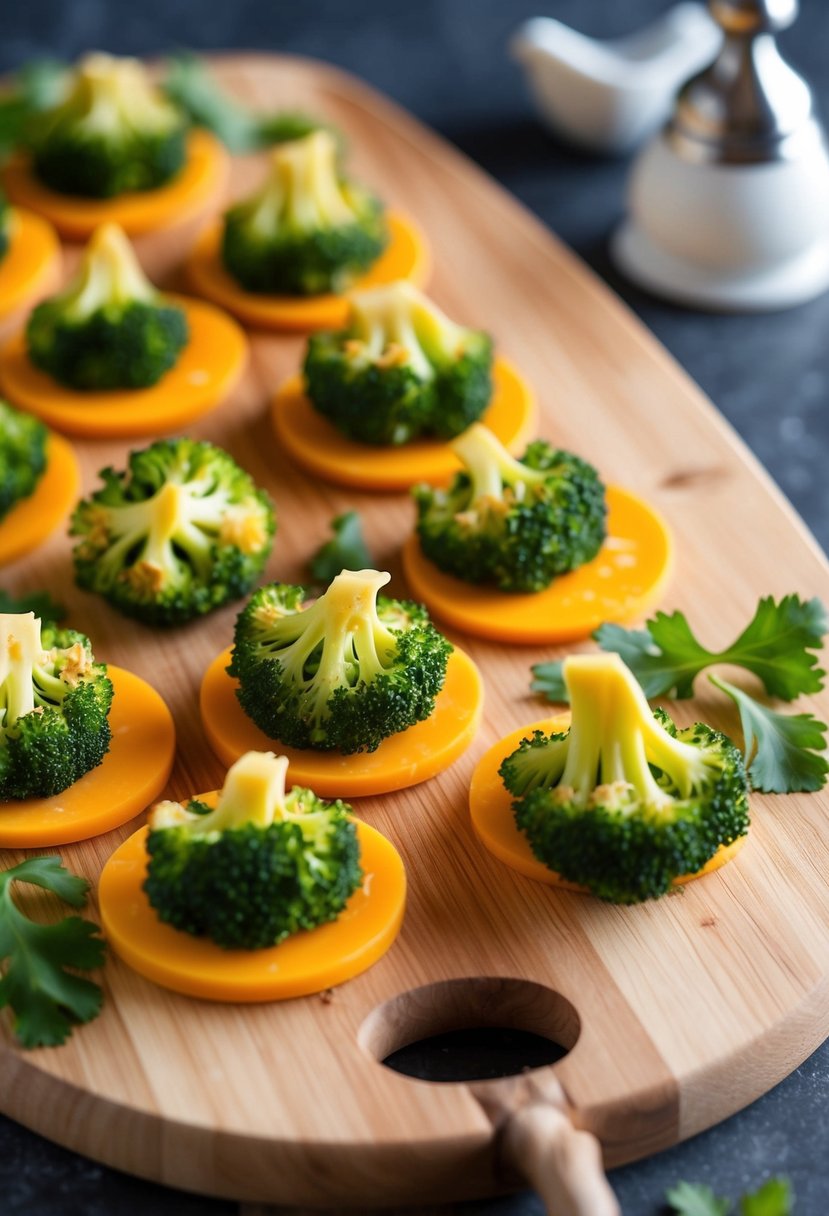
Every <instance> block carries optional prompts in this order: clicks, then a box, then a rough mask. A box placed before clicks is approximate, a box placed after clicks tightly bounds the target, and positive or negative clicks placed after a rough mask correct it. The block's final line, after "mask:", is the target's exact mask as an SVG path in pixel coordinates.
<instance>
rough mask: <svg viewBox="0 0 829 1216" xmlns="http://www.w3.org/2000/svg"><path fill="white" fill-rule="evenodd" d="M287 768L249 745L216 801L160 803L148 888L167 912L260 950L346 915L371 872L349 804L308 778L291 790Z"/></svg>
mask: <svg viewBox="0 0 829 1216" xmlns="http://www.w3.org/2000/svg"><path fill="white" fill-rule="evenodd" d="M287 768H288V761H287V759H286V758H285V757H284V756H275V755H274V754H273V753H272V752H248V753H247V754H246V755H244V756H242V757H241V759H240V760H237V761H236V763H235V764H234V765H233V767H232V768H231V769H230V771H229V772H228V774H227V778H226V779H225V784H224V788H223V790H222V792H221V794H220V796H219V800H218V802H217V804H216V807H215V808H214V809H213V810H210V809H209V808H208V807H207V806H206V805H205V804H204V803H198V802H191V803H190V805H189V806H188V807H187V809H186V810H185V809H184V808H183V807H182V806H180V805H179V803H176V802H163V803H160V804H159V805H158V806H156V807H155V808H154V810H153V813H152V815H151V817H150V831H149V834H148V836H147V852H148V853H149V865H148V867H147V878H146V880H145V883H144V890H145V891H146V893H147V898H148V899H149V901H150V904H151V905H152V906H153V907H154V908H155V910H156V912H157V913H158V916H159V919H160V920H163V921H165V922H166V923H167V924H170V925H172V926H173V927H174V928H175V929H180V930H182V931H183V932H185V933H191V934H193V935H194V936H196V937H209V938H211V939H212V940H213V941H214V942H216V943H217V945H219V946H223V947H225V948H226V949H230V950H234V949H238V950H259V949H263V948H264V947H266V946H275V945H276V944H277V943H278V942H281V941H282V940H283V939H284V938H286V937H288V936H289V935H290V934H292V933H297V932H298V931H299V930H301V929H314V928H316V927H317V925H322V924H325V923H326V921H331V920H335V919H336V918H337V916H338V915H339V913H340V912H341V911H342V909H343V908H344V907H345V905H346V903H347V901H348V899H349V897H350V896H351V895H352V894H353V892H354V891H355V890H356V889H357V887H359V885H360V883H361V882H362V878H363V874H362V870H361V868H360V844H359V841H358V839H357V832H356V829H355V826H354V823H353V821H352V820H351V819H350V818H349V814H348V813H349V810H350V807H348V806H347V805H346V804H345V803H343V802H340V801H337V802H323V801H322V800H321V799H320V798H317V796H316V794H314V793H312V792H311V790H307V789H302V788H300V787H299V786H294V788H293V789H292V790H291V791H290V793H286V792H285V774H286V771H287Z"/></svg>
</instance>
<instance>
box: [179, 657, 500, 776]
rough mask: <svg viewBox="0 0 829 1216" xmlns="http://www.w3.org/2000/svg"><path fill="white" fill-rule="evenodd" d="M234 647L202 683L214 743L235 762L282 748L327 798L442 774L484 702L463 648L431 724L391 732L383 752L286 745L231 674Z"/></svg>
mask: <svg viewBox="0 0 829 1216" xmlns="http://www.w3.org/2000/svg"><path fill="white" fill-rule="evenodd" d="M229 662H230V650H229V649H228V650H226V651H224V652H223V653H222V654H220V655H219V656H218V657H217V658H216V659H214V660H213V662H212V663H211V664H210V666H209V667H208V669H207V671H206V673H205V676H204V680H203V681H202V686H201V716H202V724H203V726H204V731H205V734H206V735H207V740H208V742H209V744H210V746H211V747H212V748H213V751H214V752H215V753H216V755H217V756H218V757H219V759H220V760H221V761H222V763H223V764H227V765H228V767H229V766H230V765H231V764H233V763H235V761H236V760H238V759H239V757H240V756H242V755H244V753H245V752H249V751H257V752H261V751H274V750H278V751H279V753H280V755H282V756H287V757H288V760H289V762H290V763H289V766H288V780H289V781H291V782H292V783H293V784H294V785H305V786H308V787H309V788H310V789H312V790H314V791H315V793H317V794H319V795H320V797H322V798H359V797H361V796H363V795H369V794H388V793H390V792H391V791H392V790H402V789H407V788H408V787H409V786H410V785H417V784H418V782H420V781H428V779H429V778H430V777H434V776H436V775H437V774H438V773H442V772H443V770H444V769H446V768H448V767H449V765H450V764H454V762H455V761H456V760H457V759H458V757H459V756H460V755H462V753H463V752H465V751H466V749H467V747H468V746H469V744H470V743H471V742H472V740H473V739H474V737H475V733H476V731H477V729H478V724H479V722H480V720H481V713H482V712H483V704H484V686H483V681H482V679H481V675H480V672H479V671H478V668H477V667H476V666H475V664H474V663H473V662H472V660H471V659H470V658H469V656H468V655H467V654H465V653H464V651H462V650H458V648H457V647H455V650H454V651H453V652H452V654H451V655H450V657H449V662H448V664H447V667H446V681H445V683H444V685H443V688H442V689H441V691H440V693H439V694H438V697H437V700H436V702H435V708H434V710H433V712H432V714H431V715H430V717H428V718H427V719H426V720H425V721H424V722H418V723H416V724H415V725H414V726H410V727H409V729H408V730H404V731H400V733H399V734H396V735H389V737H388V738H387V739H384V740H383V742H382V743H381V744H380V746H379V747H378V748H377V750H376V751H373V752H357V753H355V754H354V755H352V756H343V755H341V754H340V753H339V752H324V751H313V750H312V749H311V748H297V747H286V746H285V744H283V743H280V742H279V741H278V740H276V739H271V738H269V737H268V735H266V734H264V733H263V732H262V731H261V730H260V729H259V727H258V726H257V725H256V723H255V722H253V721H252V720H251V719H250V718H249V717H248V716H247V714H246V713H245V712H244V710H243V709H242V707H241V705H240V704H239V701H238V699H237V697H236V688H237V687H238V684H237V681H236V680H234V679H232V678H231V677H230V676H229V675H228V674H227V671H226V668H227V665H228V663H229Z"/></svg>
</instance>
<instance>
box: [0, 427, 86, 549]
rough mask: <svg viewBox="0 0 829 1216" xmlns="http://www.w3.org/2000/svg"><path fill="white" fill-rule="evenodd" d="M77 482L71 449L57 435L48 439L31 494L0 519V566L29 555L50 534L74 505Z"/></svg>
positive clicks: (76, 465)
mask: <svg viewBox="0 0 829 1216" xmlns="http://www.w3.org/2000/svg"><path fill="white" fill-rule="evenodd" d="M80 482H81V475H80V470H79V469H78V462H77V460H76V459H75V453H74V452H73V451H72V448H71V447H70V446H69V444H68V443H67V442H66V440H65V439H61V437H60V435H49V437H48V439H47V440H46V468H45V469H44V470H43V476H42V477H41V478H40V481H38V483H37V485H36V486H35V488H34V492H33V493H32V494H30V495H29V496H28V498H21V499H20V501H19V502H16V503H15V505H14V506H13V507H12V509H11V510H10V511H9V512H8V513H7V514H6V515H4V516H3V518H2V519H0V566H6V565H8V564H9V562H13V561H16V560H17V558H18V557H24V556H25V555H26V554H28V553H31V552H32V551H33V550H34V549H36V548H37V547H38V545H39V544H41V542H42V541H44V540H46V537H47V536H49V535H50V534H51V533H52V532H54V530H55V528H57V527H58V526H59V525H60V524H61V523H62V522H63V520H64V519H65V517H66V515H67V514H68V512H69V509H70V508H71V507H72V505H73V504H74V502H75V499H76V498H77V496H78V487H79V486H80Z"/></svg>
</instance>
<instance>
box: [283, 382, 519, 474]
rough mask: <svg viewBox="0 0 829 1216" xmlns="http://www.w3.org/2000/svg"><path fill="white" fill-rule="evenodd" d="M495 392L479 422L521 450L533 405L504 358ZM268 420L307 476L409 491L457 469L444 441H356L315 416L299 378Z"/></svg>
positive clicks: (288, 385)
mask: <svg viewBox="0 0 829 1216" xmlns="http://www.w3.org/2000/svg"><path fill="white" fill-rule="evenodd" d="M492 375H493V393H492V400H491V402H490V404H489V406H488V407H487V410H486V413H485V414H484V415H483V417H482V418H481V422H483V423H484V424H485V425H486V426H488V427H489V429H490V430H491V431H493V432H494V433H495V435H496V436H497V437H498V438H499V439H500V440H501V442H502V443H503V444H504V445H505V447H507V448H509V450H510V451H511V452H517V451H521V450H523V449H524V448H525V447H526V446H527V443H528V442H529V440H530V439H531V438H532V436H533V435H534V434H535V430H536V416H537V410H536V404H535V398H534V396H533V392H532V389H531V388H530V386H529V385H528V384H527V382H526V380H524V379H523V377H522V376H521V375H519V373H518V371H517V370H516V369H515V368H514V367H513V365H512V364H511V363H509V362H508V361H507V360H506V359H500V358H499V359H496V360H495V363H494V365H493V368H492ZM271 419H272V422H273V426H274V430H275V431H276V436H277V439H278V440H279V442H280V443H281V444H282V445H283V446H284V448H285V450H286V451H287V452H288V453H289V454H290V456H291V457H292V458H293V459H294V460H295V461H296V463H297V464H298V465H301V466H302V468H303V469H305V470H306V472H309V473H313V474H314V476H315V477H321V478H322V480H323V481H328V482H333V484H334V485H338V486H355V487H357V488H358V489H360V490H408V489H409V487H410V486H413V485H416V484H417V483H418V482H419V481H427V482H429V483H431V484H432V485H441V484H442V483H444V482H447V481H449V479H450V478H451V477H452V475H453V474H454V473H457V472H458V471H459V470H460V468H461V462H460V461H459V460H458V458H457V456H455V454H454V452H453V451H452V449H451V448H450V446H449V444H448V443H442V442H441V441H440V440H437V439H416V440H414V441H413V442H412V443H404V444H401V445H400V446H399V447H393V446H375V445H373V444H369V443H357V442H355V441H354V440H353V439H348V438H346V436H345V435H343V434H341V433H340V432H339V431H338V430H337V428H336V427H335V426H334V425H333V424H332V423H330V422H329V421H328V419H327V418H324V417H323V415H322V414H320V413H318V412H317V411H316V410H315V409H314V407H313V405H312V404H311V401H310V399H309V398H308V397H307V396H306V394H305V392H304V389H303V386H302V377H301V376H292V377H291V378H290V380H286V381H285V383H284V384H283V385H282V387H281V388H280V389H279V390H278V392H277V394H276V397H275V398H274V402H273V407H272V413H271Z"/></svg>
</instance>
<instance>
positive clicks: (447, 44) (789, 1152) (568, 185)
mask: <svg viewBox="0 0 829 1216" xmlns="http://www.w3.org/2000/svg"><path fill="white" fill-rule="evenodd" d="M667 7H668V4H667V3H666V0H629V3H627V4H625V5H613V4H609V3H607V2H606V0H550V3H548V4H547V6H546V8H545V7H543V6H541V5H540V4H539V3H538V0H512V2H511V3H509V4H505V3H503V0H420V3H418V4H415V5H409V6H399V7H398V6H392V5H390V4H388V3H384V2H383V0H350V3H348V4H344V3H336V2H335V0H304V3H302V4H298V5H293V4H285V3H279V2H278V0H267V2H266V0H236V2H235V3H233V4H226V5H225V4H220V3H219V4H213V3H207V2H206V0H201V2H200V0H142V3H140V4H133V3H127V2H126V0H72V3H71V4H69V3H66V2H65V0H29V2H28V3H26V4H21V5H15V6H10V5H9V6H6V11H5V12H4V15H3V39H2V44H1V45H0V67H2V68H4V69H9V68H14V67H15V66H17V65H18V64H20V63H22V62H23V61H25V60H26V59H28V58H30V57H34V56H42V55H44V54H52V55H58V56H66V57H74V56H75V55H77V54H78V53H80V52H82V51H84V50H86V49H89V48H90V47H100V48H104V49H107V50H111V51H113V52H116V53H131V54H149V53H163V52H164V51H168V50H171V49H174V48H176V47H182V46H185V47H192V48H194V49H196V50H205V51H207V50H211V49H218V48H232V47H237V48H243V49H250V48H254V47H255V48H260V49H274V50H285V51H293V52H298V53H302V54H307V55H316V56H319V57H321V58H323V59H328V60H331V61H333V62H336V63H339V64H342V65H343V66H344V67H346V68H348V69H350V70H352V71H354V72H356V73H357V74H359V75H361V76H363V77H365V78H366V79H367V80H368V81H370V82H371V83H372V84H374V85H375V86H376V87H378V88H380V89H381V90H384V91H385V92H387V93H388V94H390V95H391V96H392V97H394V98H395V99H396V100H397V101H399V102H401V103H402V104H403V105H404V106H406V107H407V108H408V109H409V110H411V111H412V112H413V113H414V114H416V115H417V116H418V117H419V118H421V119H422V120H424V121H425V122H427V123H429V124H431V125H432V126H434V127H435V128H436V129H437V130H438V131H440V132H441V133H442V134H443V135H444V136H446V137H447V138H448V139H450V140H453V141H454V142H455V143H456V144H458V146H459V147H460V148H461V149H463V151H465V152H466V153H468V154H469V155H470V156H472V157H473V158H474V159H476V160H477V161H479V162H480V163H481V164H482V165H483V167H484V168H485V169H487V170H488V171H489V172H490V173H491V174H493V175H494V176H495V177H496V178H498V179H499V180H500V181H501V182H503V183H504V185H506V186H507V187H508V188H509V189H510V190H512V191H513V192H514V193H515V194H516V195H517V196H518V197H519V198H520V199H522V200H523V202H525V203H526V204H527V205H528V206H529V207H531V208H532V209H533V210H534V211H535V212H536V213H537V214H538V215H539V216H541V218H542V219H543V220H545V221H546V222H547V223H548V224H549V225H550V227H551V228H553V229H554V230H555V231H556V232H557V233H558V234H559V235H560V236H561V237H563V238H564V240H566V241H567V242H568V243H569V244H570V245H571V246H573V248H575V249H576V251H577V252H578V253H579V254H580V255H581V256H582V257H584V258H585V259H586V260H587V261H588V262H589V263H590V264H591V265H593V266H594V267H595V268H596V269H597V270H598V271H599V273H600V274H602V275H604V276H605V277H607V278H608V279H609V280H610V282H611V284H612V285H613V286H614V287H615V288H616V289H617V290H618V291H620V292H621V294H622V295H623V297H624V298H625V299H626V300H627V301H628V302H629V303H630V305H631V306H632V307H633V308H634V309H635V310H636V312H637V313H639V315H640V316H641V317H642V318H643V320H644V321H645V323H646V324H647V325H648V326H649V327H650V328H651V329H652V330H653V331H654V332H655V333H656V334H657V335H658V337H659V338H660V339H661V340H662V342H663V343H664V344H665V345H666V346H667V347H668V349H669V350H670V351H671V352H672V353H673V354H674V355H675V356H676V358H677V359H678V360H679V361H680V363H682V364H683V365H684V366H685V367H686V368H687V369H688V371H689V372H690V374H691V375H692V376H693V377H694V378H695V379H696V380H697V381H698V382H699V383H700V384H701V385H702V387H703V388H704V389H705V391H706V392H707V393H708V394H709V395H710V396H711V397H712V399H713V400H714V401H715V402H716V404H717V405H718V406H719V408H720V409H721V410H722V411H723V413H724V414H725V415H726V417H727V418H728V419H729V420H730V421H731V422H732V424H733V425H734V426H735V427H736V428H737V430H738V431H739V432H740V434H741V435H742V436H743V438H744V439H745V440H746V441H747V443H748V444H749V445H750V447H751V448H753V450H754V451H755V452H756V454H757V455H758V457H759V458H760V460H761V461H762V462H763V463H764V464H765V465H766V467H767V468H768V469H769V470H770V472H771V473H772V475H773V477H774V478H775V479H776V480H777V482H778V483H779V485H780V486H781V487H782V489H783V491H784V492H785V493H786V494H787V495H788V496H789V498H790V499H791V500H792V502H793V503H794V505H795V506H796V508H797V509H798V510H799V511H800V513H801V514H802V515H803V517H804V518H805V520H806V521H807V523H808V524H809V526H810V527H811V528H812V530H813V532H814V533H815V535H816V536H817V538H818V540H819V541H821V543H822V544H823V545H824V546H826V544H827V542H829V477H827V476H826V475H825V473H824V469H823V466H824V464H825V462H826V460H827V452H829V411H827V408H826V407H827V388H828V387H829V344H827V340H826V335H827V333H828V332H829V294H827V295H826V296H824V297H823V298H822V299H820V300H817V301H815V302H814V303H812V304H809V305H805V306H803V307H800V308H796V309H793V310H791V311H790V312H785V313H777V314H770V315H761V316H733V317H722V316H712V315H704V314H701V313H695V312H690V311H685V310H682V309H678V308H673V307H670V306H667V305H665V304H662V303H659V302H656V301H654V300H651V299H648V298H646V297H645V296H643V295H641V294H640V293H638V292H636V291H634V290H633V289H631V288H629V287H628V286H626V285H625V284H624V283H622V282H620V281H618V280H617V278H616V277H615V276H614V275H613V273H612V272H611V270H610V268H609V264H608V260H607V255H606V238H607V234H608V232H609V231H610V229H611V228H612V226H613V224H614V223H615V221H616V220H617V219H618V218H619V216H620V214H621V208H622V191H623V184H624V180H625V175H626V170H627V165H626V164H625V163H624V162H621V163H620V162H613V161H606V160H598V159H592V158H590V157H586V156H583V155H581V154H579V153H578V152H575V151H571V150H567V149H565V148H563V147H561V146H559V145H557V144H556V143H554V142H553V140H552V139H551V138H550V137H548V136H547V135H546V134H545V133H544V132H543V130H542V129H541V127H540V126H539V125H538V124H537V123H536V121H535V118H534V115H533V112H532V109H531V106H530V103H529V101H528V98H527V96H526V94H525V91H524V88H523V84H522V81H521V79H520V76H519V72H518V69H517V68H516V67H515V66H514V65H513V64H511V63H510V62H509V60H508V58H507V56H506V53H505V44H506V41H507V38H508V35H509V34H510V33H511V32H512V30H514V29H515V27H516V26H517V25H518V24H519V22H520V21H522V20H523V19H525V18H526V17H529V16H536V15H538V14H539V12H545V11H546V12H547V13H549V14H550V15H553V16H557V17H559V18H561V19H562V20H564V21H566V22H569V23H572V24H573V25H574V26H576V27H578V28H581V29H583V30H584V31H585V32H588V33H593V34H599V35H608V36H610V35H613V34H621V33H625V32H629V31H631V30H633V29H635V28H637V27H638V26H639V25H640V24H644V23H645V22H646V21H647V20H649V19H650V18H652V17H653V16H655V15H656V14H658V13H659V12H661V11H663V10H664V9H665V8H667ZM782 42H783V45H784V47H785V49H786V50H787V53H788V55H789V57H790V58H791V59H792V60H793V61H794V62H795V63H796V65H797V66H798V67H799V68H800V69H801V70H802V71H804V72H805V73H806V75H807V76H808V77H809V79H810V80H811V81H812V82H813V84H814V85H815V86H816V88H817V91H818V94H819V96H820V100H821V104H822V107H823V111H824V113H829V72H827V68H826V49H827V46H829V7H827V6H825V5H822V4H819V3H812V4H809V5H805V6H804V11H803V13H802V15H801V17H800V19H799V21H798V23H797V25H796V26H795V28H794V29H793V30H792V31H790V32H789V33H787V34H786V35H785V37H784V38H783V40H782ZM800 590H801V592H803V593H804V594H808V593H809V588H800ZM827 1098H829V1047H826V1046H824V1047H823V1048H821V1049H820V1050H819V1051H817V1052H816V1053H815V1054H814V1055H813V1056H812V1057H811V1059H809V1060H808V1061H807V1062H806V1063H805V1064H803V1065H802V1067H801V1068H799V1069H797V1070H796V1072H795V1073H793V1074H792V1076H791V1077H789V1078H788V1079H787V1080H786V1081H784V1082H783V1083H782V1084H781V1085H779V1086H778V1087H777V1088H776V1089H775V1090H773V1091H772V1092H771V1093H769V1094H767V1095H766V1096H765V1097H764V1098H762V1099H761V1100H760V1101H758V1102H756V1103H755V1104H754V1105H753V1106H751V1107H749V1108H748V1109H747V1110H745V1111H744V1112H742V1113H741V1114H739V1115H737V1116H735V1117H734V1118H732V1119H730V1120H728V1121H727V1122H725V1123H723V1124H721V1125H720V1126H719V1127H717V1128H714V1129H712V1130H711V1131H709V1132H707V1133H705V1134H704V1135H701V1136H698V1137H697V1138H696V1139H694V1140H692V1141H690V1142H688V1143H686V1144H684V1145H680V1146H678V1147H677V1148H675V1149H672V1150H670V1151H669V1152H666V1153H662V1154H661V1155H659V1156H658V1157H655V1158H652V1159H651V1160H649V1161H645V1162H639V1163H637V1164H635V1165H631V1166H628V1167H626V1168H625V1169H621V1170H616V1171H614V1173H613V1174H612V1179H611V1180H612V1183H613V1186H614V1188H615V1190H616V1192H617V1194H618V1196H619V1199H620V1201H621V1203H622V1207H623V1210H624V1214H625V1216H657V1214H658V1213H659V1212H660V1211H661V1210H662V1209H661V1205H662V1202H663V1196H664V1193H665V1190H666V1188H667V1187H668V1186H671V1185H673V1184H674V1183H675V1182H676V1181H677V1180H678V1179H680V1178H686V1179H688V1180H691V1181H704V1182H707V1183H709V1184H710V1185H711V1186H713V1187H714V1189H715V1190H716V1191H717V1192H718V1193H720V1194H726V1195H731V1196H736V1195H738V1194H739V1193H740V1192H741V1191H743V1190H745V1189H748V1188H749V1187H754V1186H756V1185H758V1184H759V1183H760V1182H761V1181H762V1180H763V1179H764V1178H765V1177H766V1176H768V1175H769V1174H773V1173H785V1174H788V1175H789V1177H790V1178H791V1179H792V1180H793V1182H794V1184H795V1188H796V1191H797V1214H798V1216H826V1213H827V1212H828V1211H829V1158H827V1154H826V1151H825V1150H826V1146H827V1144H829V1104H827ZM236 1211H237V1209H236V1206H235V1205H233V1204H227V1203H221V1202H215V1201H210V1200H204V1199H200V1198H196V1197H192V1196H186V1195H183V1194H180V1193H177V1192H173V1191H169V1190H165V1189H164V1188H162V1187H157V1186H154V1185H152V1184H149V1183H145V1182H141V1181H138V1180H135V1179H131V1178H128V1177H126V1176H124V1175H121V1174H117V1173H115V1172H113V1171H111V1170H107V1169H104V1168H102V1167H100V1166H98V1165H96V1164H94V1163H92V1162H90V1161H87V1160H85V1159H83V1158H80V1157H77V1156H75V1155H73V1154H71V1153H67V1152H65V1151H64V1150H62V1149H59V1148H56V1147H55V1146H53V1145H50V1144H48V1143H47V1142H45V1141H43V1140H42V1139H40V1138H39V1137H38V1136H35V1135H33V1134H31V1133H29V1132H27V1131H25V1130H24V1129H22V1128H20V1127H18V1126H16V1125H14V1124H12V1123H10V1122H9V1121H8V1120H3V1119H2V1118H0V1212H2V1213H3V1216H19V1214H22V1213H25V1214H26V1216H47V1214H48V1216H53V1214H54V1216H104V1214H106V1216H109V1214H110V1213H112V1212H118V1213H119V1216H149V1214H150V1213H152V1214H153V1216H174V1214H175V1216H188V1214H189V1213H192V1214H193V1216H196V1214H198V1216H224V1214H225V1213H233V1212H236ZM441 1212H442V1216H450V1209H441ZM461 1212H462V1213H464V1216H540V1214H541V1212H542V1208H541V1204H540V1202H539V1200H538V1199H537V1198H535V1197H534V1196H530V1195H524V1196H518V1197H514V1198H512V1199H502V1200H494V1201H492V1202H489V1203H477V1204H467V1205H461V1206H459V1207H455V1208H453V1209H451V1213H452V1216H458V1214H459V1213H461ZM284 1216H287V1213H285V1214H284ZM431 1216H436V1214H435V1213H434V1212H433V1213H432V1214H431Z"/></svg>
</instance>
